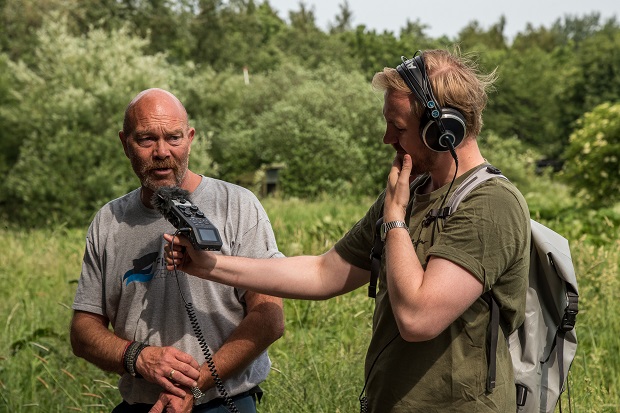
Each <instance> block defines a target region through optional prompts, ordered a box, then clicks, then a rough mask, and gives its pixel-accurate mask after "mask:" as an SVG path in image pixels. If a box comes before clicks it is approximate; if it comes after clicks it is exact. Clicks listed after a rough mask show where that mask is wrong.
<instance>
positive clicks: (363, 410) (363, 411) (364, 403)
mask: <svg viewBox="0 0 620 413" xmlns="http://www.w3.org/2000/svg"><path fill="white" fill-rule="evenodd" d="M399 335H400V332H397V333H396V335H395V336H394V337H392V339H391V340H390V341H388V342H387V343H386V345H385V346H383V348H382V349H381V351H379V354H377V357H375V359H374V361H373V362H372V364H371V365H370V368H369V369H368V374H367V375H366V380H364V388H362V392H361V393H360V395H359V401H360V413H368V398H367V397H366V396H364V392H365V391H366V386H367V385H368V379H369V378H370V372H372V369H373V368H374V367H375V364H376V363H377V360H379V356H380V355H381V354H383V352H384V351H385V349H386V348H387V347H388V346H389V345H390V344H392V342H393V341H394V340H396V338H397V337H398V336H399Z"/></svg>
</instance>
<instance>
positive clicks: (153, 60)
mask: <svg viewBox="0 0 620 413" xmlns="http://www.w3.org/2000/svg"><path fill="white" fill-rule="evenodd" d="M37 36H38V38H39V46H38V47H37V49H36V50H35V56H36V62H37V64H36V65H35V66H33V67H32V68H31V69H28V70H25V68H24V67H23V64H22V65H20V64H15V63H12V62H11V63H10V65H9V68H10V70H11V71H13V72H14V73H16V74H19V79H21V81H20V83H19V84H18V85H16V87H18V89H14V90H12V91H11V92H12V93H11V95H12V96H14V97H15V99H14V101H13V102H9V103H11V106H2V107H1V108H0V109H1V111H0V114H2V119H9V120H10V121H11V124H12V125H17V126H18V127H17V128H16V129H15V130H14V132H16V133H17V134H18V135H17V139H18V140H19V142H20V144H19V145H18V153H17V156H16V157H15V158H11V159H10V162H11V164H10V165H7V167H8V173H7V175H6V178H5V180H3V181H2V182H1V183H0V185H1V187H0V210H2V212H3V213H2V215H3V218H5V219H7V220H11V221H15V222H19V223H20V224H21V225H24V226H30V225H38V226H41V225H45V224H48V223H52V222H55V223H58V222H65V223H67V224H68V225H84V224H86V223H87V222H88V220H89V219H90V217H91V216H92V214H93V213H94V212H95V211H96V210H97V209H99V208H100V207H101V206H102V205H103V204H104V203H105V202H107V201H109V200H110V199H113V198H115V197H118V196H120V195H122V194H124V193H125V192H127V191H129V190H131V189H133V188H135V187H137V186H138V182H137V179H136V178H135V177H134V174H133V173H132V171H131V167H130V165H129V162H128V161H127V159H126V158H125V155H124V154H123V151H122V149H121V145H120V142H119V140H118V130H119V129H120V128H121V125H122V119H123V113H124V110H125V106H126V105H127V102H128V101H129V100H130V99H131V98H133V96H135V94H137V93H138V92H139V91H141V90H144V89H146V88H149V87H154V86H157V87H162V88H166V89H169V90H172V91H176V89H177V87H176V86H175V84H177V83H178V84H181V85H183V84H185V83H188V82H187V80H186V79H185V77H184V75H183V68H182V67H177V66H171V65H169V64H168V63H167V62H166V56H165V55H163V54H158V55H154V56H146V55H144V54H143V49H144V47H145V46H146V45H147V42H146V40H143V39H140V38H137V37H134V36H132V35H130V34H129V33H128V30H125V29H123V30H118V31H112V32H111V33H106V32H105V31H104V30H102V29H96V30H92V31H91V32H89V33H88V35H87V36H74V35H72V34H70V33H69V32H68V30H67V26H66V24H65V21H64V19H62V18H54V16H52V18H50V19H49V20H47V21H45V22H44V24H43V26H42V28H41V29H40V30H39V32H38V33H37ZM179 97H180V98H183V96H179ZM19 125H22V126H21V127H19ZM200 146H204V145H200ZM200 149H202V148H200ZM196 152H198V153H195V154H193V156H194V155H195V157H197V158H198V159H200V157H203V156H206V155H204V154H202V153H201V152H202V151H196ZM203 164H208V162H203ZM205 172H208V170H206V171H205ZM14 205H28V208H17V209H15V208H11V210H10V214H9V213H8V207H12V206H14Z"/></svg>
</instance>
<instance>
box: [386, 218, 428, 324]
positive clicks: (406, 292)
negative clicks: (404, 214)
mask: <svg viewBox="0 0 620 413" xmlns="http://www.w3.org/2000/svg"><path fill="white" fill-rule="evenodd" d="M385 254H386V257H385V258H386V263H385V267H386V280H387V289H388V294H389V296H390V303H391V306H392V311H393V312H394V316H395V318H396V321H397V323H398V324H399V328H400V329H401V331H402V330H407V329H408V328H407V327H405V326H406V325H409V324H417V325H420V324H419V323H420V320H419V319H418V317H419V316H420V315H421V314H423V313H424V309H423V307H422V306H423V305H424V302H425V300H424V299H423V296H422V289H421V287H422V282H423V279H424V269H423V268H422V265H421V264H420V261H419V260H418V257H417V255H416V253H415V250H414V248H413V244H412V242H411V239H410V238H409V233H408V231H407V230H406V229H400V228H398V229H393V230H391V231H389V232H388V234H387V237H386V246H385Z"/></svg>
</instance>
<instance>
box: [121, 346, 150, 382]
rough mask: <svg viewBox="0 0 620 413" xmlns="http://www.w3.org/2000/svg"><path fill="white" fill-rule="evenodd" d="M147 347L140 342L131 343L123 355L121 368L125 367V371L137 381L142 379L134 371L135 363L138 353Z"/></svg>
mask: <svg viewBox="0 0 620 413" xmlns="http://www.w3.org/2000/svg"><path fill="white" fill-rule="evenodd" d="M148 346H149V345H148V344H146V343H143V342H141V341H133V342H132V343H131V344H130V345H129V346H128V347H127V350H125V354H124V355H123V367H125V371H126V372H127V373H129V374H131V375H132V376H133V377H136V378H138V379H140V378H142V376H141V375H140V373H138V372H137V371H136V362H137V361H138V356H139V355H140V352H142V350H144V348H145V347H148Z"/></svg>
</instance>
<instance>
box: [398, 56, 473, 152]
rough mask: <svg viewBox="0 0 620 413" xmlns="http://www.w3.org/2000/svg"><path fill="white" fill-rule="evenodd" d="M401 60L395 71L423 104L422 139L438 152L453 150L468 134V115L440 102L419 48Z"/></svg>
mask: <svg viewBox="0 0 620 413" xmlns="http://www.w3.org/2000/svg"><path fill="white" fill-rule="evenodd" d="M401 60H402V63H401V64H399V65H398V66H397V67H396V71H397V72H398V74H399V75H400V77H402V78H403V80H404V81H405V83H406V84H407V86H408V87H409V89H411V91H412V92H413V94H414V95H415V97H416V98H417V99H418V101H419V102H420V103H421V104H422V106H424V114H423V115H422V118H421V119H420V137H421V138H422V141H423V142H424V144H425V145H426V146H427V147H428V148H429V149H431V150H433V151H435V152H445V151H450V152H453V150H454V148H456V147H457V146H459V145H460V143H461V142H463V139H464V138H465V132H466V130H467V128H466V127H465V117H464V116H463V115H462V114H461V112H459V111H458V110H456V109H453V108H441V107H440V106H439V102H438V101H437V99H435V95H433V88H432V87H431V82H430V80H429V79H428V75H427V74H426V68H425V66H424V59H423V58H422V52H421V51H420V50H418V51H417V52H416V53H415V55H413V57H412V58H411V59H407V58H405V57H404V56H401Z"/></svg>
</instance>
